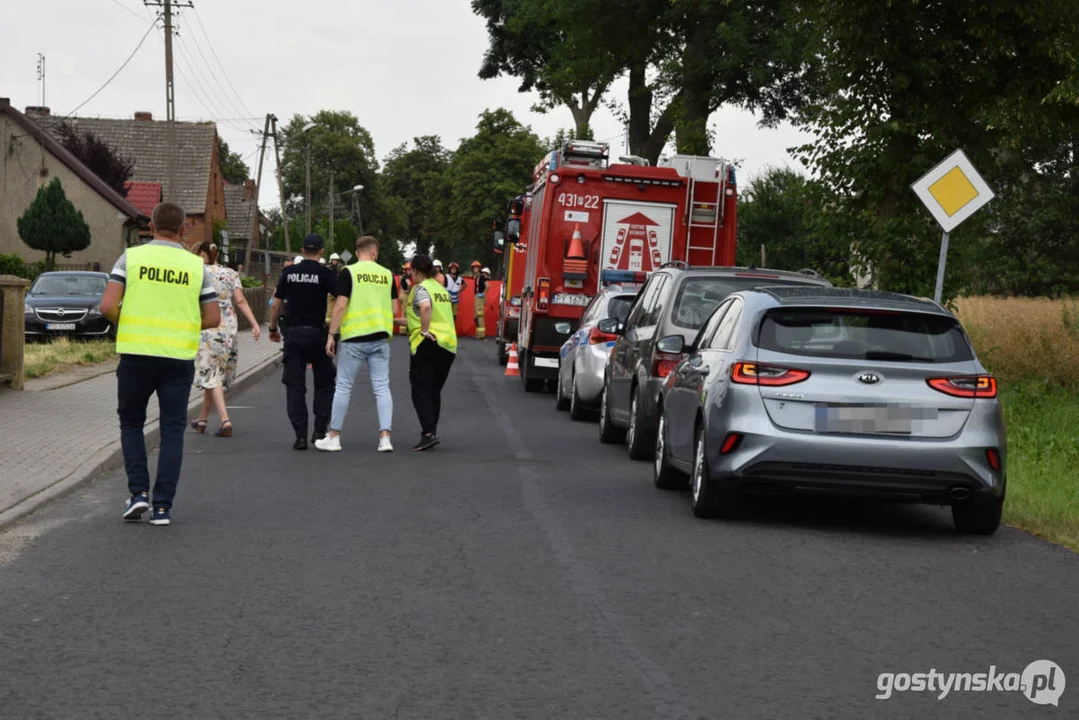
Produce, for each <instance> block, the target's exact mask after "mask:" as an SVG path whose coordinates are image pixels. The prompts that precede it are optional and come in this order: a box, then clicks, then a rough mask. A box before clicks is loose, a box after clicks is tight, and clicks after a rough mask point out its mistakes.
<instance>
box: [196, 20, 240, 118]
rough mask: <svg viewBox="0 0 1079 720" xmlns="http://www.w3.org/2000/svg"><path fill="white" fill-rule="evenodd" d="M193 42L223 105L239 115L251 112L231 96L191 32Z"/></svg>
mask: <svg viewBox="0 0 1079 720" xmlns="http://www.w3.org/2000/svg"><path fill="white" fill-rule="evenodd" d="M191 42H192V43H194V44H195V50H196V51H198V54H199V57H200V58H202V63H203V66H204V67H205V68H206V71H207V72H208V73H209V76H210V79H211V80H213V82H214V83H215V84H216V85H217V89H218V90H219V91H220V94H219V96H218V97H220V99H221V100H222V107H226V108H229V111H228V112H230V113H231V112H235V113H236V114H237V115H243V114H244V113H245V112H246V113H250V112H251V111H250V110H241V109H240V107H239V106H238V105H237V104H236V103H235V102H233V101H232V99H231V98H230V97H229V94H228V91H226V90H225V86H224V85H222V84H221V81H220V80H218V79H217V74H216V73H215V72H214V69H213V68H212V67H211V66H210V61H209V60H207V59H206V55H205V53H203V52H202V46H201V45H200V44H199V39H198V37H196V36H195V34H194V33H192V34H191ZM207 85H209V83H207ZM226 114H227V113H226Z"/></svg>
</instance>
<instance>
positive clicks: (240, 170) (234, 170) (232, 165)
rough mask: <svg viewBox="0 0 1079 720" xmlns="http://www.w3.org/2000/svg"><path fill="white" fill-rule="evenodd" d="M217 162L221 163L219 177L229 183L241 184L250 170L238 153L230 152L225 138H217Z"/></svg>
mask: <svg viewBox="0 0 1079 720" xmlns="http://www.w3.org/2000/svg"><path fill="white" fill-rule="evenodd" d="M217 162H218V163H219V164H220V165H221V177H223V178H225V182H227V183H229V184H230V185H243V184H244V181H245V180H247V177H248V175H249V174H250V172H251V171H250V170H249V169H248V167H247V165H246V164H245V163H244V159H243V157H241V156H240V153H235V152H232V150H230V149H229V144H228V143H227V142H225V138H223V137H220V136H218V138H217Z"/></svg>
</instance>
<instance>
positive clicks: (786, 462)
mask: <svg viewBox="0 0 1079 720" xmlns="http://www.w3.org/2000/svg"><path fill="white" fill-rule="evenodd" d="M660 343H661V344H663V346H664V348H663V349H664V351H665V352H681V353H683V359H682V360H681V362H680V363H679V364H678V366H677V367H676V368H675V369H674V371H672V372H671V374H670V375H669V376H668V379H667V383H666V385H665V387H664V388H663V391H662V394H661V400H660V402H661V406H660V417H659V431H658V433H657V438H656V452H655V462H654V478H655V484H656V486H657V487H659V488H664V489H675V488H680V487H681V488H684V487H685V486H686V485H689V487H690V490H691V496H692V500H691V501H692V508H693V512H694V514H696V515H697V516H698V517H716V516H721V515H724V514H728V513H730V512H731V511H732V510H733V509H734V507H735V503H736V501H737V498H738V496H739V495H740V494H743V493H804V494H831V495H845V496H854V497H870V498H880V499H884V500H892V501H901V502H916V503H928V504H936V505H950V506H951V509H952V517H953V520H954V522H955V525H956V528H957V529H958V530H959V531H961V532H966V533H977V534H991V533H993V532H995V531H996V529H997V527H998V526H999V524H1000V516H1001V509H1002V507H1003V504H1004V495H1005V487H1006V474H1005V467H1006V460H1007V446H1006V437H1005V429H1004V420H1003V415H1002V411H1001V406H1000V403H999V401H998V399H997V384H996V380H995V379H994V378H993V377H992V376H991V375H989V373H988V372H987V371H986V369H985V368H984V367H983V366H982V364H981V363H980V362H979V361H978V358H977V357H976V355H975V353H974V349H973V347H972V345H971V343H970V340H969V338H968V337H967V335H966V333H965V332H964V331H963V328H962V327H961V325H960V323H959V321H958V320H957V319H956V318H955V316H954V315H952V314H951V313H950V312H948V311H947V310H945V309H944V308H942V307H941V306H940V305H938V304H936V303H934V302H931V301H929V300H923V299H919V298H913V297H909V296H906V295H898V294H895V293H885V292H877V291H871V290H849V289H840V288H824V287H768V288H759V289H756V290H749V291H743V292H739V293H735V294H734V295H732V296H730V297H729V298H728V299H727V300H725V301H724V303H723V304H722V305H720V306H719V307H718V308H717V309H716V311H715V312H714V313H713V315H712V316H711V317H710V318H709V320H708V322H707V323H706V324H705V325H704V327H703V328H702V329H701V331H700V333H698V335H697V336H696V338H695V339H694V341H693V343H692V344H691V345H690V346H688V347H685V346H684V338H683V337H682V336H680V335H679V336H672V337H670V338H663V339H661V340H660ZM687 476H688V477H687Z"/></svg>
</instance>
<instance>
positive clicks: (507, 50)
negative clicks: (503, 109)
mask: <svg viewBox="0 0 1079 720" xmlns="http://www.w3.org/2000/svg"><path fill="white" fill-rule="evenodd" d="M592 5H593V3H592V2H591V0H528V1H525V2H521V1H520V0H472V11H473V12H474V13H475V14H477V15H479V16H481V17H483V18H484V19H485V20H486V21H487V35H488V39H489V46H488V49H487V52H486V53H485V55H484V58H483V64H482V65H481V66H480V73H479V76H480V77H481V78H483V79H484V80H490V79H492V78H496V77H498V76H500V75H510V76H513V77H518V78H520V80H521V86H520V88H519V90H520V92H530V91H532V90H535V91H537V92H538V93H539V95H540V102H539V103H538V104H537V105H536V106H535V107H534V108H533V109H534V110H536V111H539V112H546V111H548V110H550V109H552V108H554V107H558V106H564V107H566V108H568V109H569V111H570V113H571V114H572V115H573V121H574V124H575V128H576V130H575V131H576V135H577V137H580V138H582V139H591V138H592V129H591V125H590V123H591V119H592V115H593V114H594V113H595V111H596V109H597V108H598V107H599V105H600V102H601V101H602V100H603V97H604V95H605V94H606V92H607V89H608V88H609V87H610V85H611V83H612V82H614V79H615V78H616V77H617V76H618V75H619V74H620V73H621V70H622V69H621V67H620V66H619V64H618V62H617V60H616V59H615V58H614V56H612V55H611V54H610V53H604V52H596V51H594V49H593V46H594V45H595V39H594V38H595V37H596V36H598V35H599V33H600V32H602V28H600V27H596V26H595V25H594V22H595V19H594V18H589V20H588V22H585V23H583V24H585V25H590V26H591V29H592V36H591V37H590V34H589V33H583V32H580V26H581V25H582V19H583V18H587V17H588V16H587V15H581V14H580V13H587V12H589V11H590V9H591V7H590V6H592Z"/></svg>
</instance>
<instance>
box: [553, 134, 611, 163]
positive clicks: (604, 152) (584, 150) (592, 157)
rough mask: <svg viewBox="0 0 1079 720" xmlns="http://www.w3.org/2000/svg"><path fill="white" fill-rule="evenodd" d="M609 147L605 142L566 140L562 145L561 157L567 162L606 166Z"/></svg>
mask: <svg viewBox="0 0 1079 720" xmlns="http://www.w3.org/2000/svg"><path fill="white" fill-rule="evenodd" d="M609 149H610V148H609V146H608V145H607V143H601V142H594V141H592V140H567V141H566V143H565V144H564V145H563V146H562V159H563V161H565V162H566V163H567V164H574V165H592V166H595V167H606V165H607V157H608V152H609Z"/></svg>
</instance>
